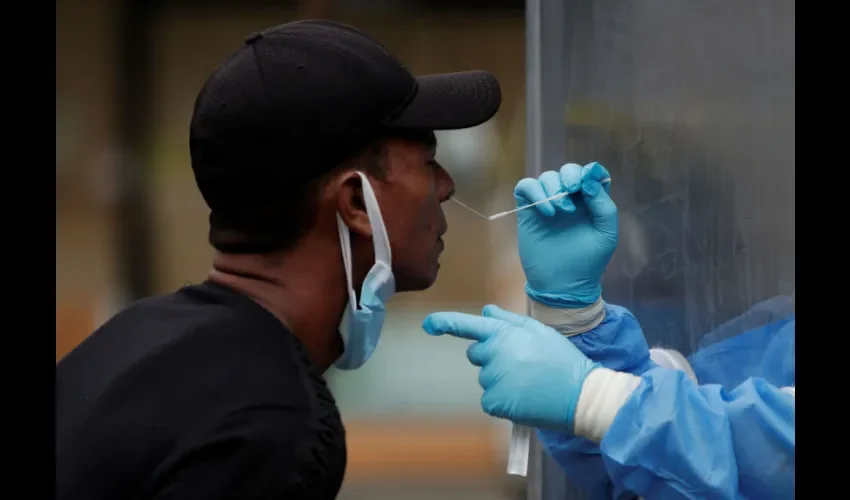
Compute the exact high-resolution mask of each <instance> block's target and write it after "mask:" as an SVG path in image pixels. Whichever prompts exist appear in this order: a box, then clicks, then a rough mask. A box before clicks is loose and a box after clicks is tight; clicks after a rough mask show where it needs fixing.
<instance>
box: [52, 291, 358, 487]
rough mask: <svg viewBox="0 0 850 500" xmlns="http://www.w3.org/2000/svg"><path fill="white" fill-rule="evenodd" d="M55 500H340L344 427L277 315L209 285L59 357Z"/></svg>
mask: <svg viewBox="0 0 850 500" xmlns="http://www.w3.org/2000/svg"><path fill="white" fill-rule="evenodd" d="M56 430H57V432H56V440H57V450H56V451H57V457H56V483H57V484H56V487H57V499H59V500H125V499H133V500H145V499H194V498H198V499H206V500H216V499H225V498H227V499H242V500H256V499H270V500H271V499H292V500H300V499H317V500H318V499H322V500H324V499H332V498H335V497H336V495H337V493H338V492H339V488H340V485H341V483H342V479H343V475H344V472H345V464H346V449H345V431H344V429H343V426H342V421H341V420H340V416H339V411H338V409H337V407H336V403H335V401H334V399H333V396H332V395H331V393H330V391H329V390H328V388H327V386H326V384H325V381H324V379H323V378H322V376H321V374H319V373H318V371H317V370H316V368H315V367H314V366H313V365H312V364H311V362H310V360H309V359H308V357H307V353H306V351H305V350H304V348H303V346H302V345H301V343H300V342H299V341H298V340H297V339H296V338H295V336H293V335H292V333H291V332H290V331H289V330H287V329H286V327H285V326H284V325H283V324H282V323H281V322H280V321H279V320H278V319H277V318H276V317H275V316H273V315H272V314H271V313H270V312H268V311H267V310H266V309H264V308H263V307H261V306H260V305H259V304H257V303H255V302H254V301H253V300H251V299H249V298H248V297H245V296H243V295H240V294H237V293H236V292H234V291H231V290H230V289H228V288H225V287H223V286H219V285H216V284H213V283H209V282H207V283H204V284H201V285H196V286H188V287H185V288H182V289H180V290H179V291H177V292H175V293H173V294H170V295H165V296H161V297H155V298H150V299H146V300H143V301H140V302H138V303H137V304H135V305H133V306H131V307H130V308H128V309H126V310H124V311H122V312H121V313H119V314H117V315H116V316H115V317H113V318H112V319H111V320H110V321H109V322H107V323H106V324H105V325H103V326H102V327H101V328H100V329H98V330H97V331H96V332H95V333H93V334H92V335H91V336H90V337H89V338H88V339H86V340H85V341H84V342H83V343H82V344H80V345H79V346H78V347H77V349H75V350H74V351H72V352H71V353H70V354H68V355H67V356H66V357H65V358H64V359H62V360H61V361H60V362H59V363H58V365H57V366H56Z"/></svg>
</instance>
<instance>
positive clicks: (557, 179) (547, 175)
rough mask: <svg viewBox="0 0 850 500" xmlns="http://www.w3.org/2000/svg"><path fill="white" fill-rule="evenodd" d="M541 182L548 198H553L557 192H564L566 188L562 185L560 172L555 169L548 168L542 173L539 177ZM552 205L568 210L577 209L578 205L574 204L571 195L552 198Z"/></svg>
mask: <svg viewBox="0 0 850 500" xmlns="http://www.w3.org/2000/svg"><path fill="white" fill-rule="evenodd" d="M538 180H539V181H540V184H541V185H542V186H543V192H544V193H546V197H547V198H551V197H552V196H555V195H556V194H559V193H563V192H564V189H563V186H562V185H561V176H560V175H558V172H556V171H554V170H548V171H546V172H543V173H542V174H540V177H538ZM550 203H552V206H553V207H555V208H556V209H558V208H560V209H561V210H564V211H566V212H573V211H575V209H576V207H575V205H573V202H572V201H571V200H570V197H569V196H562V197H561V198H556V199H554V200H551V201H550Z"/></svg>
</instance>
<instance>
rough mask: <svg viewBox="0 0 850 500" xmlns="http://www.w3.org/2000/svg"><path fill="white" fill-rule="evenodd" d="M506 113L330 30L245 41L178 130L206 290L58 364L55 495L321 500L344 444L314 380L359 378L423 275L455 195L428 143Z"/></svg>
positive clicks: (466, 78) (134, 318)
mask: <svg viewBox="0 0 850 500" xmlns="http://www.w3.org/2000/svg"><path fill="white" fill-rule="evenodd" d="M500 101H501V94H500V90H499V85H498V83H497V81H496V80H495V78H494V77H493V76H492V75H490V74H488V73H486V72H467V73H456V74H445V75H430V76H424V77H418V78H414V77H413V76H412V75H411V74H410V73H409V72H408V70H407V69H405V68H404V67H403V66H402V65H401V64H400V63H399V62H398V61H396V60H395V59H394V58H393V57H392V56H391V55H390V54H389V53H388V52H386V50H385V49H384V48H383V47H381V46H380V45H379V44H378V43H377V42H375V41H374V40H372V39H370V38H369V37H367V36H366V35H365V34H363V33H361V32H359V31H357V30H355V29H353V28H351V27H348V26H345V25H342V24H338V23H334V22H328V21H304V22H295V23H290V24H285V25H282V26H278V27H275V28H271V29H269V30H266V31H263V32H261V33H257V34H255V35H252V36H250V37H248V39H247V40H246V42H245V44H244V45H243V46H242V47H241V48H240V49H238V50H237V51H236V52H234V53H233V54H232V55H231V56H230V57H229V58H228V59H227V60H226V61H225V62H224V63H223V64H222V65H221V66H220V67H219V68H218V69H216V70H215V72H214V73H213V74H212V76H211V77H210V78H209V79H208V80H207V82H206V83H205V85H204V86H203V88H202V89H201V91H200V94H199V96H198V98H197V101H196V104H195V109H194V115H193V117H192V122H191V128H190V150H191V159H192V168H193V170H194V174H195V178H196V181H197V184H198V187H199V189H200V191H201V193H202V195H203V196H204V199H205V200H206V202H207V204H208V205H209V207H210V210H211V213H210V233H209V240H210V243H211V244H212V246H213V247H215V249H216V250H217V251H216V254H215V258H214V261H213V270H212V271H211V273H210V275H209V280H207V281H206V282H204V283H203V284H200V285H196V286H187V287H185V288H183V289H181V290H179V291H177V292H175V293H172V294H170V295H165V296H162V297H156V298H150V299H147V300H144V301H141V302H139V303H137V304H135V305H132V306H131V307H129V308H128V309H126V310H124V311H122V312H120V313H119V314H117V315H116V316H115V317H113V318H112V319H111V320H109V321H108V322H107V323H106V324H105V325H103V326H102V327H101V328H100V329H99V330H97V331H96V332H95V333H94V334H92V335H91V337H90V338H88V339H87V340H86V341H85V342H83V343H82V344H81V345H80V346H79V347H78V348H77V349H76V350H74V351H73V352H72V353H70V354H69V355H68V356H67V357H66V358H64V359H63V360H62V361H61V362H60V363H59V364H58V366H57V369H56V374H57V489H58V498H60V499H68V500H70V499H75V500H77V499H86V500H99V499H110V500H120V499H129V498H133V499H154V498H155V499H166V498H167V499H171V498H175V499H177V498H179V499H189V498H203V499H209V500H213V499H224V498H232V499H243V500H251V499H284V498H285V499H331V498H334V497H335V496H336V495H337V492H338V490H339V488H340V484H341V482H342V479H343V474H344V470H345V464H346V449H345V438H344V430H343V426H342V423H341V421H340V416H339V413H338V410H337V407H336V404H335V402H334V399H333V396H332V395H331V393H330V392H329V391H328V388H327V387H326V385H325V382H324V380H323V378H322V373H323V372H324V371H325V370H326V369H327V368H328V367H329V366H331V365H336V366H338V367H340V368H342V369H355V368H358V367H359V366H361V365H362V364H363V363H365V362H366V361H367V360H368V359H369V356H370V354H371V353H372V351H373V350H374V349H375V346H376V344H377V342H378V339H379V337H380V334H381V328H382V323H383V317H384V302H385V301H386V300H387V299H388V298H389V297H390V296H391V295H392V294H393V293H395V292H403V291H413V290H423V289H426V288H428V287H429V286H431V284H432V283H433V282H434V280H435V279H436V277H437V271H438V269H439V257H440V252H441V251H442V250H443V240H442V239H441V236H442V235H443V233H444V232H445V231H446V221H445V217H444V215H443V212H442V209H441V206H440V204H441V203H442V202H444V201H446V200H447V199H449V197H450V196H451V195H452V193H453V190H454V184H453V181H452V178H451V177H450V176H449V174H447V173H446V171H445V170H443V168H442V167H441V166H440V165H439V164H438V163H437V162H436V161H435V159H434V155H435V151H434V149H435V146H436V144H435V140H434V134H433V130H435V129H456V128H465V127H471V126H475V125H477V124H480V123H483V122H485V121H487V120H489V119H490V118H491V117H492V116H493V115H494V114H495V113H496V111H497V110H498V108H499V105H500Z"/></svg>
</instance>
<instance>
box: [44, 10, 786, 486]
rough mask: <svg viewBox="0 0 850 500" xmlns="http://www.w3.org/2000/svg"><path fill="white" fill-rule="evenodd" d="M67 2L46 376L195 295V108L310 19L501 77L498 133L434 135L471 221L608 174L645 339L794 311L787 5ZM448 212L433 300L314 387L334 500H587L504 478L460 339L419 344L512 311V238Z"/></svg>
mask: <svg viewBox="0 0 850 500" xmlns="http://www.w3.org/2000/svg"><path fill="white" fill-rule="evenodd" d="M56 5H57V46H56V51H57V60H56V73H57V86H56V97H57V108H56V141H57V142H56V146H57V148H56V151H57V158H56V197H57V213H56V219H57V222H56V267H57V274H56V359H57V361H58V360H59V359H60V358H61V357H62V356H63V355H64V354H66V353H67V352H68V351H69V350H71V349H73V348H74V346H76V345H77V344H78V343H79V342H80V341H81V340H82V339H84V338H85V337H86V336H87V335H88V334H90V333H91V332H92V331H93V330H94V329H95V328H96V327H97V326H98V325H99V324H100V323H101V322H103V321H104V320H105V319H106V318H108V317H109V316H111V315H112V314H113V313H115V312H116V311H117V310H118V309H119V308H121V307H123V306H124V305H126V304H127V303H128V302H129V301H132V300H134V299H137V298H139V297H143V296H146V295H151V294H159V293H168V292H170V291H172V290H174V289H175V288H177V287H180V286H182V285H184V284H187V283H196V282H199V281H201V280H203V279H204V278H205V277H206V273H207V271H208V268H209V262H210V257H211V254H212V252H211V250H210V248H209V247H208V245H207V216H208V212H207V210H206V207H205V205H204V203H203V200H202V199H201V197H200V195H199V194H198V192H197V189H196V187H195V185H194V181H193V178H192V173H191V169H190V166H189V156H188V125H189V120H190V116H191V111H192V105H193V102H194V99H195V96H196V94H197V92H198V90H199V88H200V86H201V84H202V82H203V81H204V79H205V78H206V77H207V76H208V75H209V73H210V72H211V71H212V70H213V69H214V68H215V66H216V65H218V64H219V63H220V62H221V61H222V60H223V58H224V57H226V56H227V54H229V53H230V52H231V51H232V50H234V49H235V48H237V47H238V46H239V45H240V44H241V43H242V42H243V40H244V38H245V37H246V36H247V35H248V34H250V33H252V32H254V31H258V30H260V29H263V28H267V27H270V26H273V25H277V24H281V23H284V22H287V21H291V20H295V19H299V18H315V17H324V18H332V19H336V20H339V21H343V22H347V23H350V24H353V25H355V26H358V27H359V28H361V29H364V30H365V31H367V32H369V33H370V34H372V35H373V36H374V37H376V38H377V39H378V40H379V41H381V42H382V43H383V44H385V45H386V46H387V47H388V48H389V50H390V51H391V52H393V53H394V54H396V55H397V56H398V57H400V58H401V59H402V60H403V61H404V62H405V63H406V64H407V65H408V66H409V67H410V68H411V69H412V70H413V72H414V73H432V72H448V71H461V70H468V69H485V70H489V71H491V72H492V73H494V74H495V75H496V76H497V77H498V79H499V81H500V83H501V85H502V91H503V104H502V107H501V110H500V112H499V113H498V114H497V115H496V117H495V118H494V119H493V120H492V121H490V122H488V123H487V124H485V125H483V126H480V127H476V128H474V129H470V130H464V131H457V132H451V133H443V134H439V136H438V138H439V152H438V156H439V159H440V161H441V162H442V163H443V165H445V166H446V167H447V168H448V170H449V171H450V172H451V173H452V174H453V175H454V176H455V179H456V182H457V197H458V198H459V199H460V200H461V201H463V202H464V203H466V204H468V205H470V206H472V207H474V208H475V209H476V210H478V211H480V212H483V213H495V212H498V211H502V210H506V209H509V208H513V204H514V202H513V197H512V191H513V187H514V185H515V184H516V182H517V181H518V180H519V179H521V178H522V177H524V176H525V175H527V174H532V175H536V174H538V173H539V172H540V170H541V169H552V168H557V167H558V166H560V165H561V164H562V163H564V162H566V161H575V162H577V163H582V164H584V163H588V162H591V161H599V162H600V163H602V164H603V165H605V166H606V167H608V169H609V170H610V171H611V173H612V177H613V178H614V182H613V184H612V196H613V197H614V200H615V201H616V202H617V204H618V206H619V208H620V213H621V238H620V246H619V248H618V250H617V253H616V254H615V257H614V259H613V261H612V263H611V265H610V266H609V269H608V272H607V274H606V276H605V279H604V281H605V282H604V287H605V298H606V300H608V301H610V302H613V303H617V304H622V305H624V306H627V307H629V308H630V309H631V310H632V311H633V312H634V313H635V314H636V316H637V317H638V319H639V320H640V321H641V323H642V324H643V326H644V330H645V332H646V335H647V337H648V338H649V340H650V343H651V344H652V345H664V346H667V347H673V348H676V349H678V350H680V351H681V352H683V353H684V354H686V355H691V354H693V353H695V352H696V351H698V350H699V349H700V348H701V347H703V346H706V345H707V344H709V343H712V342H718V341H720V340H723V339H728V338H730V337H733V336H736V335H739V334H741V333H743V332H745V331H748V330H750V329H752V328H755V327H759V326H763V325H765V324H768V323H770V322H772V321H775V320H776V319H777V318H782V317H785V316H787V315H788V314H790V313H793V311H794V302H793V297H794V289H795V266H794V238H795V222H794V213H795V212H794V175H795V169H794V153H795V149H794V138H795V135H794V58H795V53H794V1H793V0H752V1H750V2H744V3H742V2H728V1H726V0H703V1H700V2H680V1H679V0H646V1H644V2H631V1H626V0H529V1H528V2H525V1H520V0H452V1H450V0H297V1H296V0H239V1H237V0H204V1H202V0H172V1H166V0H158V1H151V0H149V1H140V0H134V1H126V0H59V1H58V2H57V4H56ZM527 54H531V55H532V57H528V56H527ZM527 95H529V96H532V98H529V99H527V97H526V96H527ZM529 138H530V140H529ZM445 210H446V212H447V218H448V220H449V225H450V228H449V232H448V233H447V235H446V237H445V240H446V251H445V253H444V255H443V258H442V270H441V271H442V272H441V273H440V277H439V279H438V281H437V283H436V285H435V286H434V287H433V288H432V289H430V290H428V291H427V292H423V293H417V294H406V295H400V296H397V297H395V298H393V300H392V301H391V304H390V313H389V316H388V320H387V324H386V326H385V335H384V336H383V337H382V340H381V344H380V346H379V348H378V350H377V351H376V353H375V355H374V357H373V358H372V359H371V360H370V362H369V363H368V364H367V365H366V366H365V367H364V368H363V369H361V370H358V371H356V372H353V373H344V374H342V373H338V372H333V371H332V372H330V373H329V375H328V378H329V381H330V383H331V385H332V387H333V390H334V393H335V395H336V397H337V399H338V402H339V405H340V407H341V410H342V414H343V419H344V421H345V424H346V426H347V429H348V441H349V468H348V472H347V475H346V481H345V485H344V489H343V493H342V496H341V499H342V500H356V499H376V500H381V499H399V500H418V499H434V498H441V499H468V500H477V499H488V500H503V499H504V500H507V499H519V498H533V499H538V498H545V499H546V500H555V499H558V500H565V499H567V498H578V497H579V496H578V494H577V493H575V492H570V491H568V488H565V487H564V485H563V484H564V482H565V480H564V479H563V476H562V475H560V473H559V472H558V471H557V470H556V468H553V467H551V464H549V467H548V468H547V467H544V468H543V469H535V470H536V472H534V471H532V473H531V477H530V478H529V484H530V485H531V486H532V488H531V489H528V491H527V486H528V485H527V484H526V481H525V480H524V479H523V478H517V477H514V476H508V475H506V474H505V467H506V460H507V449H508V448H507V446H508V439H509V436H510V426H509V425H507V424H505V423H503V422H500V421H496V420H495V419H491V418H488V417H486V416H484V415H483V414H482V412H481V411H480V407H479V398H480V389H479V387H478V382H477V372H476V370H475V369H474V368H473V367H471V366H469V365H468V363H467V361H466V357H465V347H466V344H467V343H466V342H462V341H457V340H453V339H449V338H439V339H433V338H429V337H427V336H426V335H424V334H423V333H422V331H421V328H420V323H421V320H422V318H423V317H424V316H425V314H427V313H428V312H431V311H433V310H436V309H445V308H450V309H454V310H463V311H469V312H478V311H479V310H480V308H481V306H482V305H484V304H486V303H496V304H499V305H500V306H502V307H504V308H506V309H509V310H513V311H515V312H520V313H522V312H525V309H526V303H525V295H524V293H523V286H524V278H523V276H522V270H521V268H520V265H519V261H518V256H517V252H516V242H515V219H514V218H511V217H507V218H504V219H501V220H499V221H497V222H492V223H488V222H486V221H483V220H481V219H478V218H476V217H475V216H474V215H471V214H469V213H468V212H466V211H463V210H462V209H460V208H459V207H457V206H456V205H454V204H451V203H449V204H446V206H445ZM765 301H768V302H769V301H773V302H769V303H770V304H772V305H771V306H770V307H765V306H763V304H765V303H766V302H765ZM777 301H778V302H777ZM773 306H776V307H773ZM753 310H755V311H756V312H757V313H759V312H760V313H759V314H755V315H753V314H749V315H747V314H746V313H749V312H751V311H753ZM765 311H767V312H765ZM742 317H743V318H745V321H743V322H742V321H741V320H740V319H741V318H742ZM755 356H756V357H757V358H758V356H759V354H756V355H755ZM537 453H539V452H537ZM541 471H542V472H541Z"/></svg>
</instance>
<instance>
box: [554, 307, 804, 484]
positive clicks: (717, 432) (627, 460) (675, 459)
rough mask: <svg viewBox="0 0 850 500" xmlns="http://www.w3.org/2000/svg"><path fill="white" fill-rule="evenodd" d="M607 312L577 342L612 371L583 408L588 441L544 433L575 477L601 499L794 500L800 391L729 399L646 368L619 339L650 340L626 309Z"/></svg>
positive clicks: (750, 383) (748, 386)
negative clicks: (593, 342)
mask: <svg viewBox="0 0 850 500" xmlns="http://www.w3.org/2000/svg"><path fill="white" fill-rule="evenodd" d="M605 312H606V317H605V319H604V320H603V321H602V322H601V323H598V325H597V326H595V327H594V328H593V329H592V330H591V331H588V332H586V333H584V334H582V335H580V336H578V338H574V337H570V338H571V340H573V341H574V342H575V343H576V345H578V346H579V348H581V349H582V351H584V352H585V353H586V354H588V356H590V357H591V358H593V359H596V358H595V354H594V353H603V354H605V353H607V360H606V359H599V361H600V362H602V364H603V366H606V368H603V369H599V370H595V371H594V372H591V374H590V376H588V379H587V381H586V382H585V387H588V389H589V390H588V391H584V390H583V392H582V398H581V399H580V400H579V407H578V410H577V414H576V433H577V435H580V436H583V437H577V436H573V435H567V434H563V433H557V432H552V431H542V430H541V431H539V432H538V433H539V435H540V438H541V442H542V443H543V445H544V447H545V448H546V449H547V451H548V452H549V453H550V454H551V455H552V456H553V457H554V458H555V460H556V461H557V462H558V463H559V464H560V465H561V466H562V467H563V468H564V470H565V472H566V474H567V476H568V477H570V478H571V479H572V480H573V481H575V482H576V483H577V485H578V486H580V487H584V489H586V490H587V491H588V492H589V493H590V496H591V498H594V499H603V498H604V499H610V498H616V499H622V498H635V497H636V496H641V497H643V498H653V499H667V498H748V499H756V498H776V499H782V498H793V496H794V478H795V466H794V464H795V459H794V449H795V441H794V388H793V387H787V388H782V387H777V386H774V385H771V384H768V383H767V382H766V381H765V380H764V379H761V378H748V379H746V380H744V381H743V382H742V383H741V384H739V385H738V386H737V387H735V388H734V389H732V390H730V391H727V390H725V389H724V388H723V387H722V386H720V385H716V384H710V385H703V386H698V385H696V384H695V383H694V382H693V381H692V380H690V379H689V378H688V377H687V376H686V375H685V373H683V372H681V371H677V370H668V369H663V368H657V367H655V366H654V365H653V364H652V363H651V362H649V361H647V360H646V358H648V353H647V355H646V356H645V357H644V354H643V353H642V352H643V351H644V350H648V349H647V347H646V343H645V340H644V341H643V344H642V345H643V347H636V345H637V341H636V340H635V341H633V342H632V343H630V342H625V344H623V345H622V346H621V347H620V348H619V349H618V345H617V337H621V338H622V339H637V338H638V337H640V338H643V334H642V332H640V327H639V325H638V324H637V321H636V320H635V319H634V317H633V316H632V315H631V314H630V313H628V311H626V310H625V309H622V308H616V306H607V305H606V306H605ZM589 333H596V334H597V336H598V337H597V338H596V339H595V340H596V341H600V342H603V343H606V344H607V346H599V345H594V346H582V344H581V342H590V341H591V340H593V337H592V336H588V335H587V334H589ZM603 337H604V338H603ZM611 342H613V343H611ZM628 346H631V347H628ZM620 349H622V350H620ZM615 352H618V354H614V353H615ZM627 359H628V360H630V361H629V362H628V363H624V360H627ZM639 359H643V360H644V362H638V360H639ZM618 363H619V364H631V365H632V366H631V367H625V368H620V367H618V366H617V365H618ZM607 368H611V369H614V370H618V371H613V370H611V369H607ZM628 371H631V372H632V373H641V374H642V375H641V376H636V375H632V374H629V373H625V372H628ZM585 394H587V396H585ZM582 400H584V401H582ZM603 436H604V438H603ZM600 441H601V445H600V446H599V447H596V446H595V445H594V443H597V442H600Z"/></svg>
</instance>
